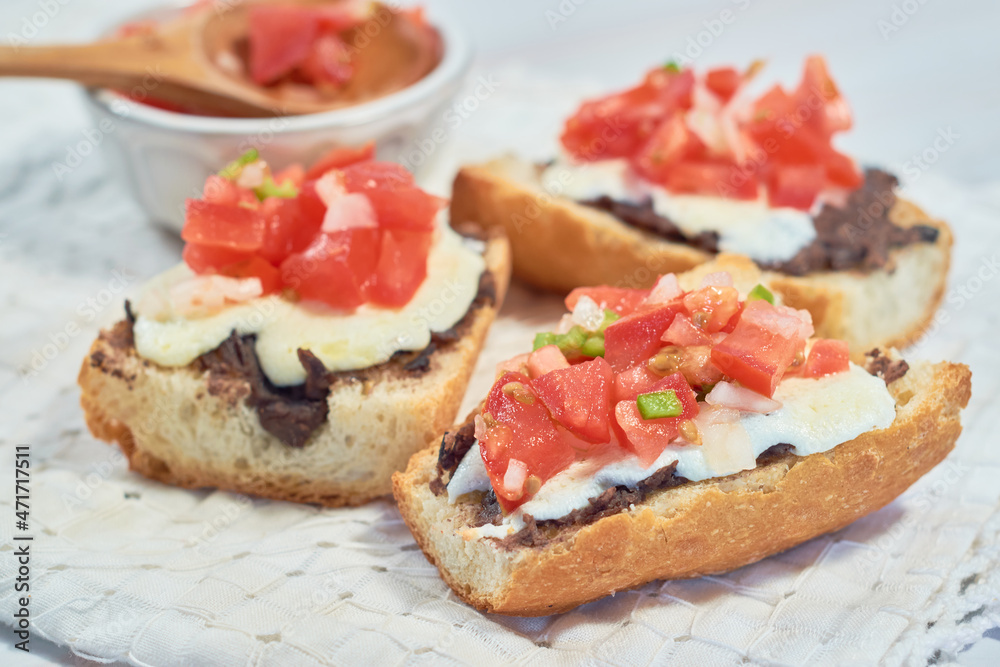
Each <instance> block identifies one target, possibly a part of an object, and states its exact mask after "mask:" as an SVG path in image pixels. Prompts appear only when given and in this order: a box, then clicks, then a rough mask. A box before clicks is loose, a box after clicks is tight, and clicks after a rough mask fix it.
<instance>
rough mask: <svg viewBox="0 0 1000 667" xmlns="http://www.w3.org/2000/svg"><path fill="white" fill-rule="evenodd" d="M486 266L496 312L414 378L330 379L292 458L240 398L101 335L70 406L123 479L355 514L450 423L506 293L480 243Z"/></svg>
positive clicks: (505, 249) (506, 260) (498, 262)
mask: <svg viewBox="0 0 1000 667" xmlns="http://www.w3.org/2000/svg"><path fill="white" fill-rule="evenodd" d="M485 254H486V263H487V268H488V270H489V271H490V272H491V273H492V274H493V277H494V283H495V287H496V295H497V298H496V303H495V304H494V305H489V304H487V305H485V306H481V307H478V308H477V310H476V311H475V313H474V317H473V318H472V321H471V324H470V325H469V326H468V327H467V328H466V330H465V332H464V334H463V336H462V337H461V338H460V339H459V340H457V341H455V342H453V343H451V344H449V345H448V346H447V347H445V348H442V349H439V350H436V351H434V352H433V353H432V354H431V356H430V368H429V370H427V371H426V372H424V373H422V374H420V375H419V376H418V377H414V376H411V375H408V374H406V373H403V372H401V371H400V369H399V368H397V367H396V365H395V364H391V363H390V364H385V365H383V366H382V367H379V368H377V369H375V371H374V372H373V373H372V372H370V373H368V374H367V375H366V377H365V379H364V381H357V380H340V381H338V382H336V383H335V384H334V385H333V387H332V388H331V391H330V395H329V398H328V404H329V417H328V419H327V421H326V422H325V423H324V424H323V425H322V426H320V427H319V428H318V429H317V430H316V432H315V433H314V434H313V435H312V436H311V437H310V439H309V441H308V442H307V443H306V445H305V446H304V447H302V448H292V447H288V446H286V445H284V444H282V443H281V442H279V441H278V440H277V439H276V438H275V437H274V436H273V435H271V434H270V433H268V432H266V431H265V430H264V429H263V428H262V426H261V425H260V420H259V419H258V417H257V414H256V412H255V411H254V410H253V409H252V408H250V407H248V406H247V405H246V403H245V401H244V400H243V397H244V396H246V395H247V394H248V393H249V385H248V384H247V383H245V382H243V383H241V384H243V385H246V386H245V387H242V386H240V387H235V388H231V389H232V390H230V391H227V392H225V393H224V394H218V393H216V394H213V393H211V392H210V391H209V388H208V373H207V371H197V370H195V369H194V367H193V366H186V367H183V368H164V367H161V366H158V365H156V364H154V363H152V362H149V361H147V360H144V359H142V358H140V357H139V356H138V355H137V354H136V353H135V350H134V348H133V347H132V346H131V345H128V346H122V345H120V344H116V341H115V340H114V337H113V336H112V335H111V332H102V335H101V337H99V338H98V339H97V340H96V341H94V344H93V346H92V347H91V350H90V354H89V355H88V356H87V358H86V359H85V360H84V362H83V366H82V368H81V369H80V375H79V380H78V382H79V385H80V388H81V397H80V403H81V405H82V406H83V410H84V414H85V416H86V421H87V425H88V427H89V428H90V431H91V433H93V434H94V436H95V437H97V438H99V439H101V440H105V441H107V442H117V443H118V444H119V446H120V447H121V449H122V451H123V452H124V453H125V455H126V456H127V457H128V459H129V466H130V468H131V469H132V470H135V471H136V472H139V473H141V474H143V475H145V476H146V477H149V478H151V479H155V480H158V481H161V482H164V483H166V484H171V485H174V486H181V487H187V488H202V487H216V488H220V489H225V490H228V491H236V492H240V493H246V494H251V495H255V496H261V497H265V498H273V499H277V500H289V501H293V502H303V503H316V504H320V505H326V506H341V505H359V504H362V503H365V502H367V501H369V500H371V499H372V498H375V497H377V496H381V495H385V494H388V493H389V492H390V491H391V481H390V476H391V475H392V473H393V472H394V471H397V470H401V469H403V467H404V466H405V465H406V462H407V460H408V459H409V458H410V455H411V454H413V452H415V451H416V450H417V449H419V448H421V447H422V446H423V445H424V444H425V443H426V442H427V440H428V438H430V437H431V436H432V435H434V434H435V433H439V432H440V431H442V430H443V429H445V428H447V427H448V425H449V424H451V423H452V422H453V421H454V419H455V417H456V413H457V412H458V409H459V406H460V404H461V401H462V398H463V396H464V394H465V388H466V386H467V384H468V381H469V377H470V375H471V373H472V369H473V367H474V365H475V362H476V359H477V358H478V356H479V352H480V350H481V348H482V345H483V342H484V340H485V338H486V333H487V330H488V329H489V327H490V325H491V324H492V322H493V320H494V318H495V317H496V314H497V311H498V310H499V308H500V305H501V303H502V301H503V297H504V295H505V293H506V289H507V284H508V280H509V275H510V249H509V246H508V245H507V242H506V239H504V238H503V235H502V232H500V231H494V232H491V233H490V237H489V239H488V242H487V249H486V253H485Z"/></svg>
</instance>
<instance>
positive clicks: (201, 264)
mask: <svg viewBox="0 0 1000 667" xmlns="http://www.w3.org/2000/svg"><path fill="white" fill-rule="evenodd" d="M181 256H182V257H183V258H184V263H185V264H187V265H188V266H189V267H191V270H192V271H194V272H195V273H198V274H204V273H218V272H219V270H220V269H222V268H224V267H226V266H229V265H230V264H236V263H237V262H242V261H245V260H248V259H250V258H251V257H253V254H252V253H249V252H241V251H239V250H230V249H229V248H219V247H216V246H210V245H201V244H200V243H187V244H185V245H184V251H183V253H182V254H181Z"/></svg>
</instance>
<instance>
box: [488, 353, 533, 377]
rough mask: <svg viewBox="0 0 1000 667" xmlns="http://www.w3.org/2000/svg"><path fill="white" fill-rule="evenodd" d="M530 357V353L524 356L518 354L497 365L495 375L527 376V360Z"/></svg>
mask: <svg viewBox="0 0 1000 667" xmlns="http://www.w3.org/2000/svg"><path fill="white" fill-rule="evenodd" d="M530 356H531V353H530V352H525V353H524V354H519V355H517V356H514V357H511V358H510V359H507V360H506V361H501V362H500V363H499V364H497V369H496V375H497V377H500V376H501V375H503V374H504V373H521V374H522V375H527V374H528V358H529V357H530Z"/></svg>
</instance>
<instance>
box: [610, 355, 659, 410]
mask: <svg viewBox="0 0 1000 667" xmlns="http://www.w3.org/2000/svg"><path fill="white" fill-rule="evenodd" d="M662 379H663V377H662V376H660V375H657V374H656V373H654V372H653V371H651V370H649V367H648V366H647V365H646V364H637V365H635V366H633V367H632V368H629V369H628V370H625V371H622V372H621V373H618V374H617V375H615V386H614V391H613V392H612V398H613V399H614V402H615V403H618V401H625V400H629V399H631V400H635V397H636V396H638V395H639V394H645V393H648V392H649V391H650V390H651V388H652V386H653V385H654V384H656V383H657V382H659V381H660V380H662Z"/></svg>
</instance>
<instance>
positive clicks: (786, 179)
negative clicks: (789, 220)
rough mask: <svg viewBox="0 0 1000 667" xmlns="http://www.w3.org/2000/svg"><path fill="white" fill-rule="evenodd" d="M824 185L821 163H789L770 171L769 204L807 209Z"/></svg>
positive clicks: (824, 178) (823, 172)
mask: <svg viewBox="0 0 1000 667" xmlns="http://www.w3.org/2000/svg"><path fill="white" fill-rule="evenodd" d="M824 185H826V169H825V168H824V167H823V166H822V165H810V166H806V165H794V166H793V165H789V166H783V167H780V168H778V169H775V170H774V171H773V172H772V173H771V178H770V188H769V189H768V200H769V201H770V204H771V206H791V207H792V208H798V209H802V210H803V211H808V210H809V209H810V208H811V207H812V205H813V202H814V201H816V196H817V195H818V194H819V193H820V190H822V189H823V186H824Z"/></svg>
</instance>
